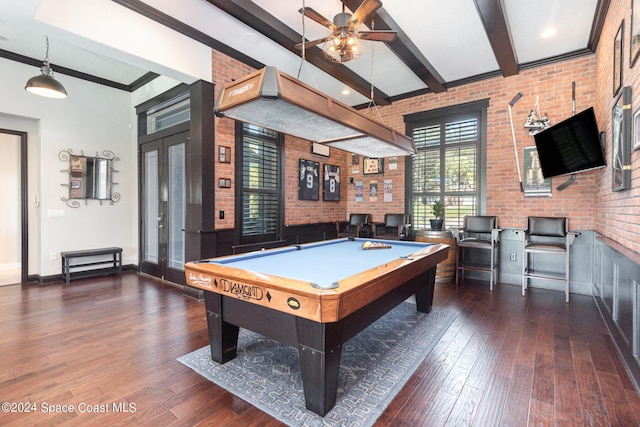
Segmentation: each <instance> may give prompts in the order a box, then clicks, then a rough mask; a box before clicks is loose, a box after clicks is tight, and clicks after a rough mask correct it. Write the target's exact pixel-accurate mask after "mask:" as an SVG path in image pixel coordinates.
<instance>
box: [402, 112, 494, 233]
mask: <svg viewBox="0 0 640 427" xmlns="http://www.w3.org/2000/svg"><path fill="white" fill-rule="evenodd" d="M487 106H488V102H486V101H479V102H476V103H471V104H465V105H464V106H457V107H447V108H444V109H439V110H433V111H427V112H423V113H416V114H412V115H410V116H406V117H405V122H407V127H408V130H407V132H408V134H409V135H411V136H412V137H413V141H414V143H415V145H416V150H417V153H416V154H414V155H412V156H411V157H410V159H409V161H408V162H407V171H406V172H407V176H406V179H407V183H408V190H409V192H408V194H407V204H408V207H407V209H408V211H409V212H411V218H412V224H413V227H414V229H416V230H424V229H428V228H430V226H429V220H430V219H434V217H433V215H432V213H431V204H432V203H433V202H434V201H436V200H443V201H444V202H445V227H457V226H461V225H462V220H463V217H464V216H465V215H476V214H480V212H481V211H482V210H483V208H484V205H485V201H484V197H485V196H484V182H485V169H486V168H485V166H484V163H485V161H484V159H485V158H486V154H485V152H484V150H485V148H484V147H485V146H486V144H485V143H484V140H485V136H484V135H485V131H484V129H485V122H486V108H487Z"/></svg>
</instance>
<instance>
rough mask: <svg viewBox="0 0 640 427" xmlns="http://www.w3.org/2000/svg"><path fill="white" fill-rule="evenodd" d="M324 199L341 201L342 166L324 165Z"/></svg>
mask: <svg viewBox="0 0 640 427" xmlns="http://www.w3.org/2000/svg"><path fill="white" fill-rule="evenodd" d="M322 175H323V177H324V178H323V186H322V190H323V191H322V199H323V200H326V201H330V202H337V201H340V166H336V165H327V164H325V165H324V171H323V174H322Z"/></svg>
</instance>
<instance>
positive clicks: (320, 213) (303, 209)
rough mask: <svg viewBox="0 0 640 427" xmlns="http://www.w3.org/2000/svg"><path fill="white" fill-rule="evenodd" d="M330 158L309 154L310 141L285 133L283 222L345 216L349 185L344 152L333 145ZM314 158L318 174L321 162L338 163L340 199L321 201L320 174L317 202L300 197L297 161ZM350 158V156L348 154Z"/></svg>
mask: <svg viewBox="0 0 640 427" xmlns="http://www.w3.org/2000/svg"><path fill="white" fill-rule="evenodd" d="M330 154H331V157H325V156H319V155H317V154H312V153H311V143H310V142H309V141H306V140H304V139H299V138H294V137H291V136H287V137H286V138H285V161H284V163H285V224H286V225H297V224H313V223H318V222H334V221H342V220H343V219H344V217H345V210H346V206H347V198H346V197H345V193H346V192H347V188H348V186H349V185H348V179H347V180H346V181H345V179H344V177H345V176H346V166H347V165H346V159H347V153H346V152H344V151H341V150H336V149H334V148H331V149H330ZM300 159H306V160H313V161H315V162H318V163H319V164H320V173H321V174H322V168H323V165H324V164H331V165H336V166H340V201H339V202H332V201H324V200H322V176H320V193H319V199H320V200H318V201H314V200H299V199H298V185H299V178H298V176H299V175H298V172H299V160H300ZM349 159H351V157H350V156H349Z"/></svg>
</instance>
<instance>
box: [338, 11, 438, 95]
mask: <svg viewBox="0 0 640 427" xmlns="http://www.w3.org/2000/svg"><path fill="white" fill-rule="evenodd" d="M361 3H362V0H344V4H345V6H347V7H348V8H349V9H351V10H352V11H355V10H356V9H358V6H360V4H361ZM373 23H374V25H375V29H376V30H395V31H397V33H398V35H397V37H396V38H395V40H393V41H392V42H388V43H386V44H387V46H389V48H390V49H391V50H392V51H393V53H395V54H396V55H397V56H398V58H400V59H401V60H402V62H404V63H405V65H406V66H407V67H409V69H410V70H411V71H413V73H414V74H415V75H416V76H417V77H418V78H419V79H420V80H422V81H423V82H424V83H425V84H426V85H427V86H428V87H429V89H430V90H431V91H432V92H436V93H439V92H444V91H446V90H447V87H446V85H445V81H444V79H443V78H442V76H440V74H439V73H438V71H437V70H436V69H435V67H434V66H433V65H431V64H430V63H429V61H428V60H427V59H426V58H425V57H424V55H422V53H421V52H420V49H418V47H417V46H416V45H415V44H413V42H412V41H411V39H410V38H409V36H407V34H406V33H405V32H404V31H403V30H402V28H400V25H398V24H397V23H396V22H395V21H394V20H393V18H392V17H391V15H389V14H388V13H387V12H386V11H385V10H384V5H383V7H382V8H380V9H378V11H377V12H376V13H375V14H374V15H373ZM364 24H365V25H366V26H367V27H369V28H371V23H370V22H365V23H364Z"/></svg>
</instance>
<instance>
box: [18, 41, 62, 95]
mask: <svg viewBox="0 0 640 427" xmlns="http://www.w3.org/2000/svg"><path fill="white" fill-rule="evenodd" d="M46 40H47V51H46V55H45V57H44V64H43V65H42V68H41V69H40V71H41V72H42V74H41V75H39V76H35V77H31V78H30V79H29V81H27V85H26V86H25V87H24V88H25V90H26V91H27V92H31V93H34V94H36V95H40V96H46V97H48V98H66V97H67V90H66V89H65V88H64V86H62V84H61V83H60V82H59V81H57V80H56V79H54V78H53V70H52V69H51V67H50V66H49V37H47V38H46Z"/></svg>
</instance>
